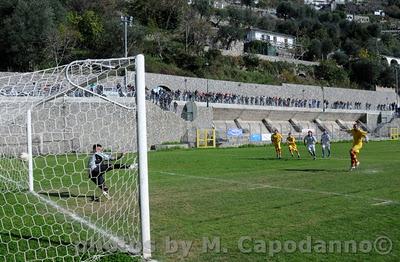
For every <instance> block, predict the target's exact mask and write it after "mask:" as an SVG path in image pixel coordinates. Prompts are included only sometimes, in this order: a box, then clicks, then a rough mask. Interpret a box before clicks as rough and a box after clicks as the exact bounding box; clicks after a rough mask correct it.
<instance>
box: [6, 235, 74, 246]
mask: <svg viewBox="0 0 400 262" xmlns="http://www.w3.org/2000/svg"><path fill="white" fill-rule="evenodd" d="M0 236H2V238H4V239H6V238H9V239H10V238H11V239H21V240H22V239H24V240H29V241H36V242H41V243H45V244H54V245H57V246H59V245H64V246H66V245H71V243H70V242H67V241H65V240H61V239H60V238H57V240H54V239H52V238H50V237H35V236H31V235H26V234H16V233H14V232H7V233H4V232H0ZM11 239H10V240H11Z"/></svg>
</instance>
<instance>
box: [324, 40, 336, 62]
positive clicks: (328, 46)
mask: <svg viewBox="0 0 400 262" xmlns="http://www.w3.org/2000/svg"><path fill="white" fill-rule="evenodd" d="M334 47H335V46H334V45H333V43H332V40H331V39H324V40H322V42H321V53H322V55H323V56H324V57H325V58H327V55H328V54H329V53H330V52H332V50H333V48H334Z"/></svg>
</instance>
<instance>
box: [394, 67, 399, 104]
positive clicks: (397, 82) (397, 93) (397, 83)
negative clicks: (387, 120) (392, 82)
mask: <svg viewBox="0 0 400 262" xmlns="http://www.w3.org/2000/svg"><path fill="white" fill-rule="evenodd" d="M394 69H395V72H396V88H395V90H396V110H397V108H398V107H400V105H399V75H398V69H399V67H398V66H395V67H394Z"/></svg>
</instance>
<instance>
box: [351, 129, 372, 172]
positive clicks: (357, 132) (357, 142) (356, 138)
mask: <svg viewBox="0 0 400 262" xmlns="http://www.w3.org/2000/svg"><path fill="white" fill-rule="evenodd" d="M347 132H348V133H349V134H351V135H352V136H353V146H352V148H351V149H350V159H351V167H350V170H354V169H355V168H356V167H358V166H359V165H360V161H358V159H357V155H358V153H360V150H361V148H362V146H363V141H364V140H365V142H368V137H367V132H365V131H363V130H361V129H360V128H359V127H358V125H357V124H354V125H353V129H351V130H348V131H347Z"/></svg>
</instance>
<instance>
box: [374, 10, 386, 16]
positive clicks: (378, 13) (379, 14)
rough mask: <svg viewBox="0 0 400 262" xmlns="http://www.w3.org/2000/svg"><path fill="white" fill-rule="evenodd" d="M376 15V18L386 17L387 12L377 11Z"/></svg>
mask: <svg viewBox="0 0 400 262" xmlns="http://www.w3.org/2000/svg"><path fill="white" fill-rule="evenodd" d="M374 15H375V16H382V17H383V16H385V11H383V10H376V11H374Z"/></svg>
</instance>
